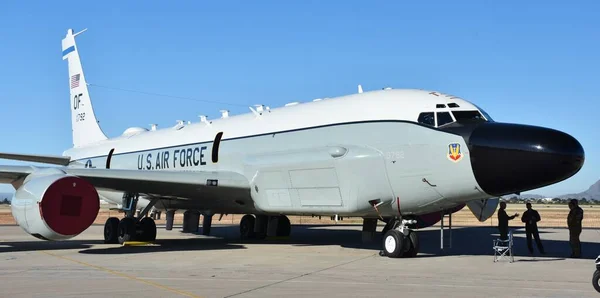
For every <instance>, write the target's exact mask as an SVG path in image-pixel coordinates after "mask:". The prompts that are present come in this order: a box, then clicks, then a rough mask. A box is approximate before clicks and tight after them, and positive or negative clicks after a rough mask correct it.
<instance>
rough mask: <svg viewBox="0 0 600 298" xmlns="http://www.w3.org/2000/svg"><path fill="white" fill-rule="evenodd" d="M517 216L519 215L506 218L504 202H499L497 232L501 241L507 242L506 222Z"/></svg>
mask: <svg viewBox="0 0 600 298" xmlns="http://www.w3.org/2000/svg"><path fill="white" fill-rule="evenodd" d="M517 216H519V213H515V215H513V216H508V214H506V202H500V209H499V210H498V230H500V239H501V240H508V221H509V220H512V219H514V218H515V217H517Z"/></svg>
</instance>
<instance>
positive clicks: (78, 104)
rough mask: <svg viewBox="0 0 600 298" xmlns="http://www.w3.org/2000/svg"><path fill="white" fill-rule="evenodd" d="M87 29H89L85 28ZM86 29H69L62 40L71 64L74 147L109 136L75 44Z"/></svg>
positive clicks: (64, 55) (66, 56)
mask: <svg viewBox="0 0 600 298" xmlns="http://www.w3.org/2000/svg"><path fill="white" fill-rule="evenodd" d="M85 30H87V29H85ZM85 30H83V31H80V32H78V33H75V34H73V29H69V30H67V36H66V37H65V38H64V39H63V40H62V56H63V60H65V59H67V62H68V64H69V89H70V95H71V100H70V102H71V126H72V129H73V147H80V146H84V145H87V144H91V143H95V142H98V141H102V140H106V139H107V137H106V135H105V134H104V132H102V129H101V128H100V126H99V125H98V121H97V120H96V115H94V109H93V108H92V100H91V99H90V93H89V92H88V88H87V83H86V80H85V76H84V75H83V68H82V67H81V61H80V60H79V52H78V51H77V45H76V44H75V36H77V35H79V34H81V33H83V32H84V31H85Z"/></svg>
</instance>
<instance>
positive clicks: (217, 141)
mask: <svg viewBox="0 0 600 298" xmlns="http://www.w3.org/2000/svg"><path fill="white" fill-rule="evenodd" d="M221 137H223V132H219V133H218V134H217V135H216V136H215V141H214V142H213V147H212V162H213V163H217V162H218V161H219V145H220V144H221Z"/></svg>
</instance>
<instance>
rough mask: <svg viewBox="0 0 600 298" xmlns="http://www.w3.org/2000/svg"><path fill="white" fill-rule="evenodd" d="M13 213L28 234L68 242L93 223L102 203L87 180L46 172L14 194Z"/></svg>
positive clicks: (32, 178) (38, 172)
mask: <svg viewBox="0 0 600 298" xmlns="http://www.w3.org/2000/svg"><path fill="white" fill-rule="evenodd" d="M11 210H12V215H13V217H14V218H15V220H16V221H17V223H18V224H19V226H20V227H21V228H22V229H23V230H25V231H26V232H27V233H29V234H31V235H33V236H35V237H37V238H39V239H44V240H66V239H70V238H73V237H75V236H77V235H79V234H80V233H81V232H83V231H85V230H86V229H87V228H88V227H90V226H91V225H92V223H94V221H95V220H96V217H97V216H98V211H99V210H100V199H99V197H98V192H97V191H96V188H95V187H94V186H93V185H92V184H90V183H89V182H87V181H86V180H84V179H82V178H79V177H76V176H72V175H67V174H66V173H65V172H63V171H61V170H59V169H45V170H40V171H36V172H34V173H32V174H30V175H29V176H27V178H26V179H25V181H24V182H23V184H22V185H21V186H20V187H19V188H18V189H17V190H16V192H15V194H14V197H13V199H12V201H11Z"/></svg>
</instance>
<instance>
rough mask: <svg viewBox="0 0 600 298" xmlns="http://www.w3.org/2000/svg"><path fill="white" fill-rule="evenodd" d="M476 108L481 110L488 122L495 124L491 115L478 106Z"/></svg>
mask: <svg viewBox="0 0 600 298" xmlns="http://www.w3.org/2000/svg"><path fill="white" fill-rule="evenodd" d="M476 107H477V108H478V109H479V111H480V112H481V113H482V114H483V117H485V119H487V121H489V122H494V119H492V117H491V116H490V115H489V114H488V113H487V112H486V111H484V110H483V109H482V108H480V107H478V106H476Z"/></svg>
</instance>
